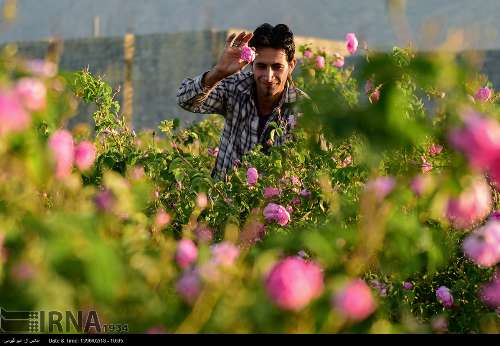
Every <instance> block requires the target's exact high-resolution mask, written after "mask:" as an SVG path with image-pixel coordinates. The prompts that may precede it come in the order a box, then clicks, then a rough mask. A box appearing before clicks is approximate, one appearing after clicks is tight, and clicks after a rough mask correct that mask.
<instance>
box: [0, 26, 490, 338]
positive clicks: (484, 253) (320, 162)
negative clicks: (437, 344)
mask: <svg viewBox="0 0 500 346" xmlns="http://www.w3.org/2000/svg"><path fill="white" fill-rule="evenodd" d="M346 40H347V42H346V45H347V47H348V48H349V50H350V52H351V54H354V53H355V52H356V50H357V48H358V42H357V39H356V37H355V35H351V34H350V35H348V37H346ZM300 51H301V52H302V53H304V58H303V59H301V72H300V75H299V76H297V79H296V82H297V84H298V86H300V87H301V88H302V89H303V90H305V91H306V92H307V93H308V95H309V96H310V99H309V100H306V101H305V102H304V103H303V104H301V105H300V112H299V113H300V115H299V116H298V118H297V119H296V123H297V124H296V129H295V130H294V131H293V132H292V133H291V134H290V140H289V141H288V142H287V143H286V144H285V145H283V146H281V147H273V148H271V149H270V152H269V154H268V155H266V154H263V153H262V152H261V151H260V149H261V148H260V147H257V148H255V150H253V151H252V152H249V153H248V154H247V155H245V157H243V159H242V160H241V162H239V163H237V164H236V165H235V167H234V170H233V172H232V174H230V175H229V176H228V177H227V179H225V180H224V181H216V180H213V179H212V178H211V177H210V172H211V169H212V167H213V164H214V161H215V157H214V154H213V152H214V150H215V149H213V148H216V147H217V145H218V139H219V134H220V130H221V129H222V120H221V118H220V117H217V116H211V117H209V118H208V119H207V120H205V121H202V122H200V123H198V124H195V125H193V126H191V127H188V128H185V129H178V128H177V125H178V122H177V121H174V120H165V121H163V122H162V123H161V124H160V126H159V128H158V130H154V131H151V130H150V131H143V132H141V133H138V134H136V133H135V132H134V131H133V130H132V129H131V128H130V127H129V126H128V124H127V122H126V119H125V118H124V117H123V116H122V115H121V113H120V109H119V104H118V103H117V101H115V99H114V96H115V95H114V92H113V90H112V89H111V88H110V87H109V86H108V85H106V83H105V82H104V81H102V80H101V79H99V78H96V77H94V76H93V75H92V74H90V73H89V72H88V71H81V72H78V73H69V72H68V73H65V72H62V73H60V74H57V73H56V72H55V71H57V70H54V66H53V65H52V64H50V63H46V62H42V61H35V62H33V61H28V60H24V59H22V58H21V57H18V56H15V55H12V54H10V55H9V54H7V53H5V54H4V55H2V58H1V60H0V74H1V75H2V80H3V81H4V82H3V85H2V90H1V91H0V119H1V120H2V125H0V151H1V154H2V155H1V156H0V166H1V171H2V174H1V175H0V212H1V215H2V217H1V218H0V252H1V255H2V256H1V257H0V258H1V261H0V292H1V295H0V305H1V306H2V307H3V308H5V309H7V310H9V309H11V310H36V309H44V310H57V309H59V310H64V311H66V310H68V311H78V310H82V311H88V310H92V309H94V310H96V311H97V312H98V314H99V316H100V317H102V318H103V319H104V320H106V321H112V322H113V323H127V324H128V327H129V330H130V331H134V332H145V331H151V330H162V331H167V332H224V333H228V332H243V333H247V332H308V333H309V332H321V333H335V332H366V333H380V332H382V333H387V332H412V333H413V332H443V331H450V332H498V331H500V325H499V323H500V322H499V319H498V308H499V306H498V305H497V304H498V294H496V292H497V290H498V286H499V285H498V274H496V270H497V268H496V267H497V266H498V254H499V253H500V252H499V251H498V249H499V247H500V244H499V241H500V240H499V238H498V226H497V224H496V222H498V221H496V220H495V215H496V214H498V212H496V213H495V211H496V210H498V209H500V204H499V202H500V201H499V193H498V190H496V189H495V186H497V185H495V184H496V183H498V181H496V180H495V179H496V177H497V174H496V173H497V171H498V169H497V168H498V167H497V166H498V164H497V163H498V162H499V160H498V157H499V155H498V153H497V151H498V150H497V148H498V141H496V139H495V136H494V134H495V131H496V129H497V128H498V127H499V126H500V125H499V117H500V115H499V114H500V112H499V110H498V106H497V105H496V100H497V97H496V94H495V91H494V90H493V89H491V88H489V89H488V90H489V94H488V95H487V96H488V97H483V96H481V97H480V98H481V102H478V101H476V100H475V99H474V95H475V93H476V92H477V90H478V86H480V87H483V86H484V85H486V83H485V82H484V78H483V77H480V76H478V75H477V72H475V70H474V68H473V66H471V64H470V63H469V62H468V60H467V59H461V60H460V61H461V62H458V60H456V59H455V57H454V56H449V55H446V54H416V53H415V52H412V51H411V50H409V49H400V48H395V49H394V50H393V51H392V52H390V53H374V52H371V51H369V50H368V51H367V52H366V56H365V59H362V60H361V61H359V62H357V63H354V62H352V61H350V60H349V59H350V58H347V57H346V58H345V60H344V59H343V58H342V62H343V63H342V64H339V57H340V55H331V56H330V55H328V54H326V53H325V52H324V51H316V52H315V51H313V50H312V49H311V48H309V47H301V48H300ZM356 55H357V56H360V55H361V54H360V53H359V52H358V53H356ZM320 57H321V58H320ZM459 63H460V64H461V65H458V64H459ZM339 65H342V66H339ZM33 66H36V67H37V69H36V70H35V69H33ZM40 71H49V72H50V73H40ZM368 81H369V86H370V87H369V90H368V91H366V92H365V90H364V86H365V85H367V82H368ZM28 82H29V83H28ZM42 90H44V91H42ZM483 94H484V92H482V94H481V95H483ZM447 95H449V96H447ZM476 99H478V97H476ZM78 100H80V101H81V102H92V103H94V104H95V107H96V111H95V112H94V113H93V114H92V119H93V123H94V128H93V129H89V128H88V127H86V126H85V125H78V126H76V127H74V128H73V129H72V130H71V131H70V130H68V129H65V128H64V126H63V124H66V123H67V120H68V118H69V117H71V115H72V114H73V113H74V111H75V103H76V102H77V101H78ZM481 129H484V130H485V131H486V132H484V131H483V132H482V133H483V134H486V135H483V136H481V135H479V134H478V133H477V131H480V130H481ZM273 131H274V132H273V133H274V134H279V131H280V129H279V128H276V126H275V127H274V130H273ZM489 133H491V136H490V135H488V134H489ZM457 134H458V135H457ZM423 163H425V167H424V165H423Z"/></svg>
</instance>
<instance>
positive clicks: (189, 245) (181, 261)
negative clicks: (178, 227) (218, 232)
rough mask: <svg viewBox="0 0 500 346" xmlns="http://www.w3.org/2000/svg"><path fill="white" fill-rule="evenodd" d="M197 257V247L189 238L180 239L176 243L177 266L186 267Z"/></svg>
mask: <svg viewBox="0 0 500 346" xmlns="http://www.w3.org/2000/svg"><path fill="white" fill-rule="evenodd" d="M196 258H198V248H197V247H196V245H195V244H194V243H193V241H192V240H191V239H181V240H179V242H178V243H177V250H176V252H175V260H176V262H177V264H178V265H179V267H181V268H182V269H186V268H187V267H189V266H190V265H191V264H192V263H194V262H195V261H196Z"/></svg>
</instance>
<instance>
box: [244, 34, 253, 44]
mask: <svg viewBox="0 0 500 346" xmlns="http://www.w3.org/2000/svg"><path fill="white" fill-rule="evenodd" d="M252 37H253V32H251V33H248V34H246V35H245V37H243V41H242V43H243V45H245V44H247V43H248V42H250V40H251V39H252Z"/></svg>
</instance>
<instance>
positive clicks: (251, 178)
mask: <svg viewBox="0 0 500 346" xmlns="http://www.w3.org/2000/svg"><path fill="white" fill-rule="evenodd" d="M258 179H259V172H257V169H256V168H254V167H251V168H249V169H248V171H247V183H248V185H255V184H257V180H258Z"/></svg>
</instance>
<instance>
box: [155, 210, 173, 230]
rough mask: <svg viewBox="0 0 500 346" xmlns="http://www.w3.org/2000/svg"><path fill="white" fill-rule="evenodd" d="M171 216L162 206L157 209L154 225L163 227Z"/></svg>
mask: <svg viewBox="0 0 500 346" xmlns="http://www.w3.org/2000/svg"><path fill="white" fill-rule="evenodd" d="M171 220H172V217H171V216H170V214H169V213H167V212H166V211H165V210H164V209H163V208H162V209H160V210H158V213H156V217H155V225H156V226H158V227H160V228H161V227H164V226H166V225H168V224H169V223H170V221H171Z"/></svg>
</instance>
